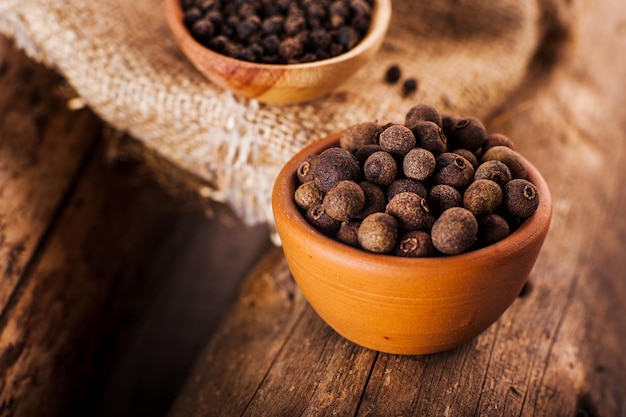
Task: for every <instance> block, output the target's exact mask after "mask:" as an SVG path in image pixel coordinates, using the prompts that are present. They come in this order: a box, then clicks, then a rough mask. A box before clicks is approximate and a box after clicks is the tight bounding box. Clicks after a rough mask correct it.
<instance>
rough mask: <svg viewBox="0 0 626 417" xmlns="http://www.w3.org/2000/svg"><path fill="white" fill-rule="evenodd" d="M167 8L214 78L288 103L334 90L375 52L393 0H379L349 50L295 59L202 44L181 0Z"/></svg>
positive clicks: (185, 43)
mask: <svg viewBox="0 0 626 417" xmlns="http://www.w3.org/2000/svg"><path fill="white" fill-rule="evenodd" d="M165 14H166V18H167V22H168V24H169V26H170V29H171V31H172V33H173V34H174V37H175V38H176V40H177V41H178V43H179V45H180V47H181V49H182V51H183V53H184V54H185V55H186V56H187V58H188V59H189V60H190V61H191V62H192V64H193V65H194V66H195V67H196V68H197V69H198V70H199V71H200V72H201V73H202V74H203V75H204V76H206V77H207V78H208V79H209V80H211V81H212V82H214V83H215V84H217V85H219V86H221V87H223V88H226V89H229V90H231V91H233V93H235V94H237V95H240V96H243V97H248V98H254V99H257V100H258V101H261V102H265V103H274V104H288V103H296V102H302V101H307V100H312V99H314V98H317V97H320V96H323V95H325V94H327V93H329V92H331V91H333V90H334V89H335V88H337V87H338V86H339V85H341V84H342V83H343V82H344V81H346V80H347V79H348V78H349V77H350V76H352V75H353V74H354V73H355V72H356V71H357V70H358V69H360V68H361V67H362V66H363V65H364V64H365V63H367V62H368V61H369V60H370V59H371V58H372V57H373V56H374V54H375V53H376V52H377V51H378V49H379V48H380V46H381V44H382V42H383V39H384V37H385V34H386V32H387V27H388V26H389V20H390V18H391V0H377V1H376V5H375V8H374V13H373V16H372V24H371V28H370V31H369V32H368V34H367V35H366V36H365V37H364V38H363V39H362V40H361V42H360V43H359V44H358V45H357V46H355V47H354V48H353V49H351V50H350V51H348V52H346V53H344V54H342V55H339V56H336V57H334V58H330V59H325V60H321V61H316V62H310V63H305V64H290V65H268V64H256V63H252V62H246V61H241V60H237V59H234V58H230V57H227V56H225V55H221V54H219V53H216V52H214V51H212V50H210V49H208V48H206V47H204V46H202V45H201V44H200V43H198V42H197V41H196V40H195V39H194V38H193V37H192V36H191V35H190V34H189V32H188V30H187V28H186V27H185V26H184V24H183V11H182V8H181V5H180V0H165Z"/></svg>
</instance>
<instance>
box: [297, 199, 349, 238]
mask: <svg viewBox="0 0 626 417" xmlns="http://www.w3.org/2000/svg"><path fill="white" fill-rule="evenodd" d="M305 217H306V220H307V221H308V222H309V224H311V225H312V226H313V227H314V228H315V229H317V230H318V231H319V232H321V233H324V234H325V235H328V236H334V235H335V234H336V233H337V230H339V226H341V222H340V221H339V220H335V219H333V218H332V217H330V216H329V215H328V213H326V210H325V209H324V205H323V204H318V205H316V206H313V207H311V208H310V209H308V210H307V212H306V216H305Z"/></svg>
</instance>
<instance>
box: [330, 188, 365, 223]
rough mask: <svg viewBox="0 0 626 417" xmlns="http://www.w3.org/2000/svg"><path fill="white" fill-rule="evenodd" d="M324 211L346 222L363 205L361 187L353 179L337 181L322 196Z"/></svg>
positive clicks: (363, 196)
mask: <svg viewBox="0 0 626 417" xmlns="http://www.w3.org/2000/svg"><path fill="white" fill-rule="evenodd" d="M322 204H323V205H324V209H325V210H326V213H327V214H328V215H329V216H330V217H332V218H333V219H335V220H339V221H340V222H346V221H348V220H350V219H351V218H353V217H354V216H355V215H356V214H357V213H358V212H360V211H361V210H362V209H363V207H364V206H365V194H364V193H363V189H362V188H361V187H360V186H359V184H357V183H356V182H354V181H350V180H343V181H339V182H338V183H337V184H336V185H335V186H334V187H333V188H331V189H330V190H329V191H328V192H327V193H326V195H325V196H324V200H323V203H322Z"/></svg>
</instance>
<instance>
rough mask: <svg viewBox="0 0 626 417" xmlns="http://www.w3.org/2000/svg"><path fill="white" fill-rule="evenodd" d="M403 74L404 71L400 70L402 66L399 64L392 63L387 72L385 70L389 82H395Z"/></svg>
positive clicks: (386, 79) (386, 80)
mask: <svg viewBox="0 0 626 417" xmlns="http://www.w3.org/2000/svg"><path fill="white" fill-rule="evenodd" d="M401 76H402V72H401V71H400V67H399V66H398V65H395V64H394V65H391V66H390V67H389V68H387V72H385V82H386V83H388V84H395V83H397V82H398V81H399V80H400V77H401Z"/></svg>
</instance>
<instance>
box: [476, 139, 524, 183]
mask: <svg viewBox="0 0 626 417" xmlns="http://www.w3.org/2000/svg"><path fill="white" fill-rule="evenodd" d="M491 160H496V161H500V162H502V163H503V164H504V165H506V166H507V167H508V168H509V171H511V176H512V177H513V178H523V179H525V178H526V166H525V165H524V158H523V157H522V156H521V155H520V154H519V153H517V152H516V151H514V150H513V149H511V148H509V147H507V146H502V145H500V146H494V147H493V148H490V149H489V150H487V152H485V153H484V154H483V156H482V158H481V162H483V163H484V162H486V161H491Z"/></svg>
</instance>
